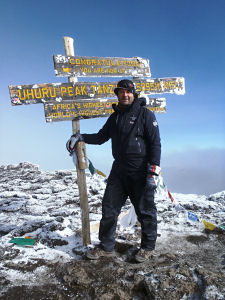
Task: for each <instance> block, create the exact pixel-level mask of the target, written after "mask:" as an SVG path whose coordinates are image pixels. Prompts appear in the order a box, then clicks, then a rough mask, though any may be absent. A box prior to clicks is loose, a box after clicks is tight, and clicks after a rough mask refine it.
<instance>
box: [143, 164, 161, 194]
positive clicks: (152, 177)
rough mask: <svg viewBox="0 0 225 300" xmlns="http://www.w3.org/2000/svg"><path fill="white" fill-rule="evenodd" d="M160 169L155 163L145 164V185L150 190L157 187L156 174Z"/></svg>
mask: <svg viewBox="0 0 225 300" xmlns="http://www.w3.org/2000/svg"><path fill="white" fill-rule="evenodd" d="M160 171H161V168H160V167H159V166H156V165H150V164H148V166H147V178H146V187H147V188H148V189H150V190H155V189H156V188H157V181H158V176H159V173H160Z"/></svg>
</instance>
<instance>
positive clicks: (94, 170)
mask: <svg viewBox="0 0 225 300" xmlns="http://www.w3.org/2000/svg"><path fill="white" fill-rule="evenodd" d="M88 161H89V166H88V169H89V171H90V173H91V175H94V174H95V173H97V174H99V175H101V176H103V177H107V176H106V175H105V174H104V173H103V172H102V171H100V170H98V169H95V167H94V165H93V163H92V162H91V161H90V159H89V160H88Z"/></svg>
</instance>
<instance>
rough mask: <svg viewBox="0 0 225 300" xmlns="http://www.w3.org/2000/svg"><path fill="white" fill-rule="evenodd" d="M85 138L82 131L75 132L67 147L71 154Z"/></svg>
mask: <svg viewBox="0 0 225 300" xmlns="http://www.w3.org/2000/svg"><path fill="white" fill-rule="evenodd" d="M83 140H84V139H83V137H82V135H81V134H80V133H75V134H73V135H72V136H71V138H70V139H69V140H68V141H67V143H66V149H67V150H68V151H69V153H70V154H71V153H73V151H74V150H75V149H76V145H77V143H78V142H81V141H83Z"/></svg>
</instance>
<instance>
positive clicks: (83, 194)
mask: <svg viewBox="0 0 225 300" xmlns="http://www.w3.org/2000/svg"><path fill="white" fill-rule="evenodd" d="M63 42H64V48H65V54H66V55H67V56H74V55H75V54H74V47H73V39H72V38H70V37H66V36H65V37H63ZM68 81H69V82H72V83H75V82H77V77H75V76H71V77H69V78H68ZM72 128H73V134H75V133H77V132H80V122H79V121H75V120H73V121H72ZM77 153H78V166H77V167H76V169H77V183H78V189H79V195H80V208H81V221H82V237H83V244H84V245H85V246H87V245H88V244H90V243H91V237H90V221H89V207H88V195H87V186H86V176H85V169H86V168H87V158H86V150H85V143H84V142H79V143H78V146H77Z"/></svg>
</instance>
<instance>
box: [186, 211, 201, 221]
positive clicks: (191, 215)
mask: <svg viewBox="0 0 225 300" xmlns="http://www.w3.org/2000/svg"><path fill="white" fill-rule="evenodd" d="M187 214H188V219H189V220H191V221H192V222H197V221H199V219H198V216H197V215H195V214H193V213H191V212H190V211H188V212H187Z"/></svg>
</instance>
